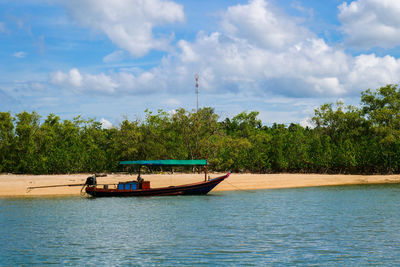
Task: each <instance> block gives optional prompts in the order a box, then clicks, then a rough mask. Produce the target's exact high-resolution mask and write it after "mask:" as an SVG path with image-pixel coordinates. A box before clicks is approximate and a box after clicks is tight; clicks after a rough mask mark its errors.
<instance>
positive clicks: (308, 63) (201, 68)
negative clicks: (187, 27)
mask: <svg viewBox="0 0 400 267" xmlns="http://www.w3.org/2000/svg"><path fill="white" fill-rule="evenodd" d="M123 2H124V1H123ZM295 21H296V19H295V18H291V17H289V16H286V15H284V14H281V13H279V12H277V11H276V10H275V9H274V8H273V7H272V6H271V4H269V3H268V2H265V1H262V0H255V1H251V2H249V4H247V5H236V6H233V7H230V8H228V9H227V11H226V12H225V14H223V16H222V26H223V27H222V29H223V30H222V31H221V32H213V33H210V34H207V33H204V32H199V33H198V35H197V37H196V39H195V40H194V41H193V42H189V41H187V40H180V41H179V42H178V44H177V48H178V50H177V51H174V53H171V54H169V55H168V56H165V57H164V58H163V59H162V61H161V63H160V65H159V66H157V67H154V68H152V69H150V70H146V71H143V70H142V71H138V70H135V71H134V72H130V71H129V70H128V69H127V70H124V71H121V72H116V73H115V72H110V73H107V74H105V73H100V74H81V73H80V71H79V70H77V69H72V70H70V71H69V72H61V71H58V72H54V73H52V74H51V77H50V81H51V82H52V83H53V84H56V85H59V86H61V87H65V88H68V86H69V87H71V86H72V88H73V89H74V90H76V91H80V92H82V91H83V92H84V91H96V92H99V93H108V94H110V93H126V94H138V93H154V92H163V91H168V92H170V93H180V94H181V93H186V92H194V74H195V73H199V75H200V79H199V85H200V92H204V91H205V92H208V93H226V92H230V93H234V94H236V93H242V94H244V95H246V94H247V95H257V96H259V97H267V96H270V95H280V96H285V97H326V96H335V97H341V96H349V95H355V94H357V95H358V94H359V92H360V90H365V89H367V88H376V87H379V86H382V85H385V84H387V83H398V82H399V79H400V60H397V59H395V58H394V57H391V56H386V57H377V56H376V55H373V54H372V55H363V54H362V55H359V56H357V57H353V56H351V55H349V54H346V53H345V51H344V50H342V49H341V48H338V47H334V46H330V45H328V44H327V43H326V42H325V41H324V40H323V39H321V38H318V37H316V36H315V35H314V34H313V33H311V32H310V31H309V30H307V29H305V28H304V27H302V26H299V25H298V23H296V22H295ZM260 25H261V26H260ZM116 55H118V52H116ZM109 56H110V57H111V58H112V57H113V56H114V55H113V53H112V54H110V55H109Z"/></svg>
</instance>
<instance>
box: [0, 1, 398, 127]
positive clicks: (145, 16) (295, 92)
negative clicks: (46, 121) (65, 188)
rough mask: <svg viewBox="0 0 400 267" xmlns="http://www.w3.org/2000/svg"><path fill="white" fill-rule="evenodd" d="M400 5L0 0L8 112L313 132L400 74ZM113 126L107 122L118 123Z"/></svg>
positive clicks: (0, 102)
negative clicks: (239, 119) (177, 119)
mask: <svg viewBox="0 0 400 267" xmlns="http://www.w3.org/2000/svg"><path fill="white" fill-rule="evenodd" d="M399 45H400V2H399V1H397V0H385V1H380V0H354V1H346V2H345V1H342V0H326V1H320V0H303V1H301V0H280V1H278V0H253V1H240V0H235V1H233V0H232V1H228V0H220V1H208V0H205V1H185V0H176V1H165V0H148V1H137V0H119V1H108V0H79V1H78V0H65V1H64V0H43V1H33V0H22V1H8V0H0V73H1V75H0V111H11V112H12V113H18V112H21V111H24V110H27V111H36V112H38V113H39V114H41V115H42V116H47V114H49V113H55V114H57V115H59V116H61V118H63V119H70V118H72V117H74V116H77V115H83V116H84V117H90V118H96V119H97V120H102V121H104V122H107V124H109V123H112V124H113V125H118V123H119V122H120V121H121V120H122V119H123V118H124V117H128V118H130V119H135V118H143V114H144V110H145V109H150V110H154V111H156V110H158V109H163V110H166V111H171V112H173V110H174V109H177V108H180V107H183V108H185V109H188V110H193V109H194V108H195V105H196V96H195V93H194V92H195V88H194V85H195V82H194V76H195V74H196V73H198V74H199V75H200V82H199V83H200V86H199V87H200V96H199V104H200V106H211V107H214V108H215V110H216V112H217V113H218V114H219V115H220V116H221V117H222V118H224V117H227V116H229V117H231V116H233V115H236V114H238V113H239V112H242V111H252V110H257V111H259V112H260V118H261V119H262V120H263V122H264V123H266V124H271V123H273V122H278V123H290V122H297V123H301V124H302V125H307V121H308V120H309V118H310V117H312V115H313V111H314V109H315V108H316V107H318V106H319V105H321V104H323V103H326V102H336V101H337V100H343V101H344V102H345V103H346V104H358V103H359V99H360V92H361V91H363V90H365V89H367V88H372V89H375V88H378V87H380V86H384V85H386V84H388V83H395V84H397V83H398V80H399V77H400V60H399V56H400V53H399V51H400V50H399V47H400V46H399ZM108 122H109V123H108Z"/></svg>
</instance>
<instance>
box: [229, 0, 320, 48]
mask: <svg viewBox="0 0 400 267" xmlns="http://www.w3.org/2000/svg"><path fill="white" fill-rule="evenodd" d="M222 26H223V28H224V30H225V33H226V34H228V35H233V36H236V37H238V38H241V39H246V40H251V41H252V42H253V43H254V44H256V45H257V46H259V47H262V48H266V49H274V50H286V49H287V48H288V47H290V46H291V45H293V44H295V43H298V42H300V41H302V40H304V38H311V37H314V34H312V33H311V32H310V31H309V30H307V29H306V28H304V27H301V26H299V25H297V24H296V23H295V21H294V19H292V18H290V17H287V16H286V15H285V14H282V13H279V12H278V11H277V10H276V9H274V7H273V6H272V5H271V4H269V3H268V2H266V1H264V0H253V1H251V2H250V3H249V4H246V5H236V6H232V7H229V8H228V10H227V11H226V12H225V14H224V16H223V21H222ZM260 33H261V34H260Z"/></svg>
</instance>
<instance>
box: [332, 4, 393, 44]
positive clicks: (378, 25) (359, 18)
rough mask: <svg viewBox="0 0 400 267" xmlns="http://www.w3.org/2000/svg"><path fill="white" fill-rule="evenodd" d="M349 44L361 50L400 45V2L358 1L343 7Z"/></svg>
mask: <svg viewBox="0 0 400 267" xmlns="http://www.w3.org/2000/svg"><path fill="white" fill-rule="evenodd" d="M339 20H340V22H341V23H342V29H343V31H344V33H345V34H346V41H347V42H348V43H349V44H350V45H353V46H356V47H360V48H365V49H368V48H372V47H383V48H393V47H396V46H398V45H400V1H398V0H381V1H379V0H356V1H353V2H351V3H350V4H348V3H346V2H344V3H343V4H341V5H340V6H339Z"/></svg>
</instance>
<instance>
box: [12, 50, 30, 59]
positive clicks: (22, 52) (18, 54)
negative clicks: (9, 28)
mask: <svg viewBox="0 0 400 267" xmlns="http://www.w3.org/2000/svg"><path fill="white" fill-rule="evenodd" d="M13 56H14V57H16V58H24V57H26V56H27V53H25V52H24V51H19V52H15V53H14V54H13Z"/></svg>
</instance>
